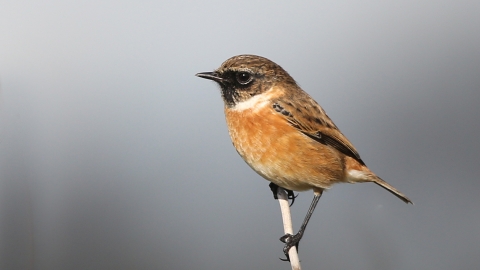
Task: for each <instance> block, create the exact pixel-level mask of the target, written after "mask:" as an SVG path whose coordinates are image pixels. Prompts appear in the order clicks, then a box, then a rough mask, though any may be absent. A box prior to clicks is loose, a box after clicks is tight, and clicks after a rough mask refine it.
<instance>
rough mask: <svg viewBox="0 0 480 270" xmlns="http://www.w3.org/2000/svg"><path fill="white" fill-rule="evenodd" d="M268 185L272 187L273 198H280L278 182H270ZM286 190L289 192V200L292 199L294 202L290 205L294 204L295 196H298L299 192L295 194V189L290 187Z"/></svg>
mask: <svg viewBox="0 0 480 270" xmlns="http://www.w3.org/2000/svg"><path fill="white" fill-rule="evenodd" d="M268 186H269V187H270V190H271V191H272V193H273V198H275V200H278V196H277V192H278V186H277V185H276V184H274V183H270V184H269V185H268ZM284 189H285V188H284ZM285 191H286V192H287V198H288V199H289V200H292V202H291V203H290V206H292V205H293V203H294V202H295V198H297V196H298V194H297V195H295V194H294V193H293V191H292V190H290V189H285Z"/></svg>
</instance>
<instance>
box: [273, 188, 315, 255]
mask: <svg viewBox="0 0 480 270" xmlns="http://www.w3.org/2000/svg"><path fill="white" fill-rule="evenodd" d="M320 197H322V191H321V190H320V191H316V192H315V196H314V197H313V200H312V203H311V204H310V208H308V212H307V215H306V216H305V219H304V220H303V223H302V226H301V227H300V230H298V232H297V233H296V234H295V235H291V234H289V233H287V234H285V235H284V236H282V237H280V241H282V242H283V243H285V246H284V247H283V253H284V254H285V256H286V257H287V258H286V259H281V260H282V261H290V258H289V256H288V251H289V250H290V248H292V247H293V246H295V247H297V252H298V244H299V243H300V240H301V239H302V237H303V233H304V232H305V229H306V228H307V224H308V221H309V220H310V217H312V214H313V211H314V210H315V207H316V206H317V203H318V201H319V200H320Z"/></svg>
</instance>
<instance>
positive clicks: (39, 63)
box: [0, 0, 480, 269]
mask: <svg viewBox="0 0 480 270" xmlns="http://www.w3.org/2000/svg"><path fill="white" fill-rule="evenodd" d="M479 26H480V2H479V1H462V0H460V1H453V0H451V1H442V0H437V1H433V0H430V1H413V0H407V1H400V2H398V1H397V2H387V1H378V0H377V1H369V0H366V1H352V0H350V1H338V0H337V1H317V2H313V1H310V2H309V3H300V2H296V3H293V1H247V0H246V1H238V2H233V1H232V2H227V1H209V0H206V1H77V2H75V1H50V0H44V1H36V2H34V1H21V0H20V1H19V0H16V1H9V0H4V1H2V2H1V4H0V87H1V100H0V104H1V109H0V114H1V120H0V121H1V137H0V269H290V265H289V264H288V263H284V262H282V261H280V260H279V259H278V258H279V257H283V253H282V248H283V244H282V243H281V242H280V241H279V240H278V238H279V237H280V236H282V235H283V227H282V222H281V215H280V210H279V206H278V202H277V201H275V200H273V198H272V194H271V192H270V189H269V188H268V182H267V181H265V180H263V179H262V178H261V177H260V176H258V175H257V174H256V173H255V172H253V171H252V170H251V169H250V168H249V167H248V166H247V165H246V164H245V163H244V162H243V160H242V159H241V158H240V157H239V156H238V155H237V153H236V151H235V150H234V148H233V146H232V144H231V142H230V138H229V136H228V133H227V128H226V125H225V120H224V115H223V102H222V100H221V97H220V93H219V90H218V87H217V86H216V85H215V83H213V82H210V81H207V80H202V79H199V78H197V77H195V76H194V74H195V73H197V72H202V71H211V70H213V69H215V68H217V67H218V66H220V64H221V63H222V62H223V61H224V60H226V59H227V58H229V57H231V56H234V55H238V54H244V53H250V54H257V55H261V56H265V57H267V58H270V59H271V60H273V61H275V62H277V63H278V64H280V65H281V66H282V67H284V68H285V69H286V70H287V71H288V72H289V73H290V74H291V75H292V76H293V77H294V78H295V79H296V80H297V81H298V82H299V84H300V85H301V87H302V88H303V89H304V90H306V91H307V92H309V93H310V94H311V95H312V96H313V97H314V98H315V99H316V100H317V101H318V102H319V103H320V104H321V105H322V106H323V108H324V109H325V110H326V111H327V112H328V114H329V116H330V117H331V118H332V119H333V120H334V121H335V123H336V124H337V125H338V126H339V127H340V129H341V130H342V132H343V133H344V134H345V135H346V136H347V137H348V138H349V139H350V140H351V141H352V143H353V144H354V145H355V146H356V148H357V149H358V151H359V152H360V154H361V156H362V158H363V160H364V161H365V162H366V163H367V165H369V167H370V168H371V169H372V170H373V171H375V172H376V173H377V174H378V175H380V176H381V177H382V178H384V179H385V180H387V181H388V182H389V183H391V184H392V185H393V186H395V187H397V188H398V189H399V190H401V191H402V192H404V193H405V194H406V195H407V196H408V197H410V198H411V199H412V200H413V201H414V203H415V205H414V206H411V205H406V204H404V203H403V202H402V201H400V200H398V199H397V198H396V197H394V196H392V195H391V194H390V193H389V192H386V191H385V190H383V189H382V188H380V187H378V186H376V185H374V184H358V185H338V186H334V188H333V189H331V190H330V191H328V192H327V193H325V194H324V196H323V197H322V199H321V200H320V203H319V205H318V207H317V209H316V212H315V213H314V215H313V217H312V220H311V221H310V224H309V227H308V229H307V231H306V235H305V237H304V239H303V240H302V242H301V245H300V259H301V261H302V266H303V268H304V269H478V268H480V257H479V256H478V254H479V251H480V196H479V195H478V193H479V192H480V181H479V176H478V169H479V167H480V158H479V155H478V153H479V152H480V142H479V135H480V132H479V130H480V106H479V104H480V31H479ZM312 197H313V194H312V192H303V193H301V194H300V196H299V197H298V198H297V200H296V203H295V205H294V206H293V208H292V212H293V223H294V228H295V230H296V229H298V227H299V225H300V223H301V222H302V220H303V217H304V215H305V213H306V211H307V208H308V205H309V204H310V201H311V199H312Z"/></svg>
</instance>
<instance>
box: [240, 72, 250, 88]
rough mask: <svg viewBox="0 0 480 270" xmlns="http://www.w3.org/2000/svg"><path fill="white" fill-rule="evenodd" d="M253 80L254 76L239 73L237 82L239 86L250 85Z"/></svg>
mask: <svg viewBox="0 0 480 270" xmlns="http://www.w3.org/2000/svg"><path fill="white" fill-rule="evenodd" d="M252 79H253V77H252V75H250V73H248V72H239V73H237V81H238V83H239V84H243V85H245V84H248V83H249V82H251V81H252Z"/></svg>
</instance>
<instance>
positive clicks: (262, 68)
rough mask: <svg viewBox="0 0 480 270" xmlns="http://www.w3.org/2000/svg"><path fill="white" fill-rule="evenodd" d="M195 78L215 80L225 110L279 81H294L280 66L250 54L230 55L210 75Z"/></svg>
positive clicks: (208, 73) (199, 75)
mask: <svg viewBox="0 0 480 270" xmlns="http://www.w3.org/2000/svg"><path fill="white" fill-rule="evenodd" d="M197 76H198V77H201V78H205V79H210V80H213V81H216V82H217V83H218V84H219V85H220V88H221V90H222V98H223V101H224V102H225V105H226V106H228V107H234V106H235V105H236V104H238V103H240V102H242V101H246V100H248V99H250V98H251V97H253V96H255V95H258V94H261V93H263V92H265V91H267V90H268V89H270V88H271V87H272V86H273V85H274V84H275V83H276V82H278V81H280V80H281V79H283V80H285V79H289V80H291V81H292V82H294V81H293V79H292V78H291V77H290V76H289V75H288V74H287V73H286V72H285V71H284V70H283V69H282V68H281V67H280V66H278V65H277V64H275V63H273V62H272V61H270V60H268V59H266V58H263V57H260V56H254V55H239V56H234V57H232V58H230V59H228V60H227V61H225V62H224V63H223V64H222V65H221V66H220V68H218V69H217V70H215V71H214V72H202V73H198V74H197Z"/></svg>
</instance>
